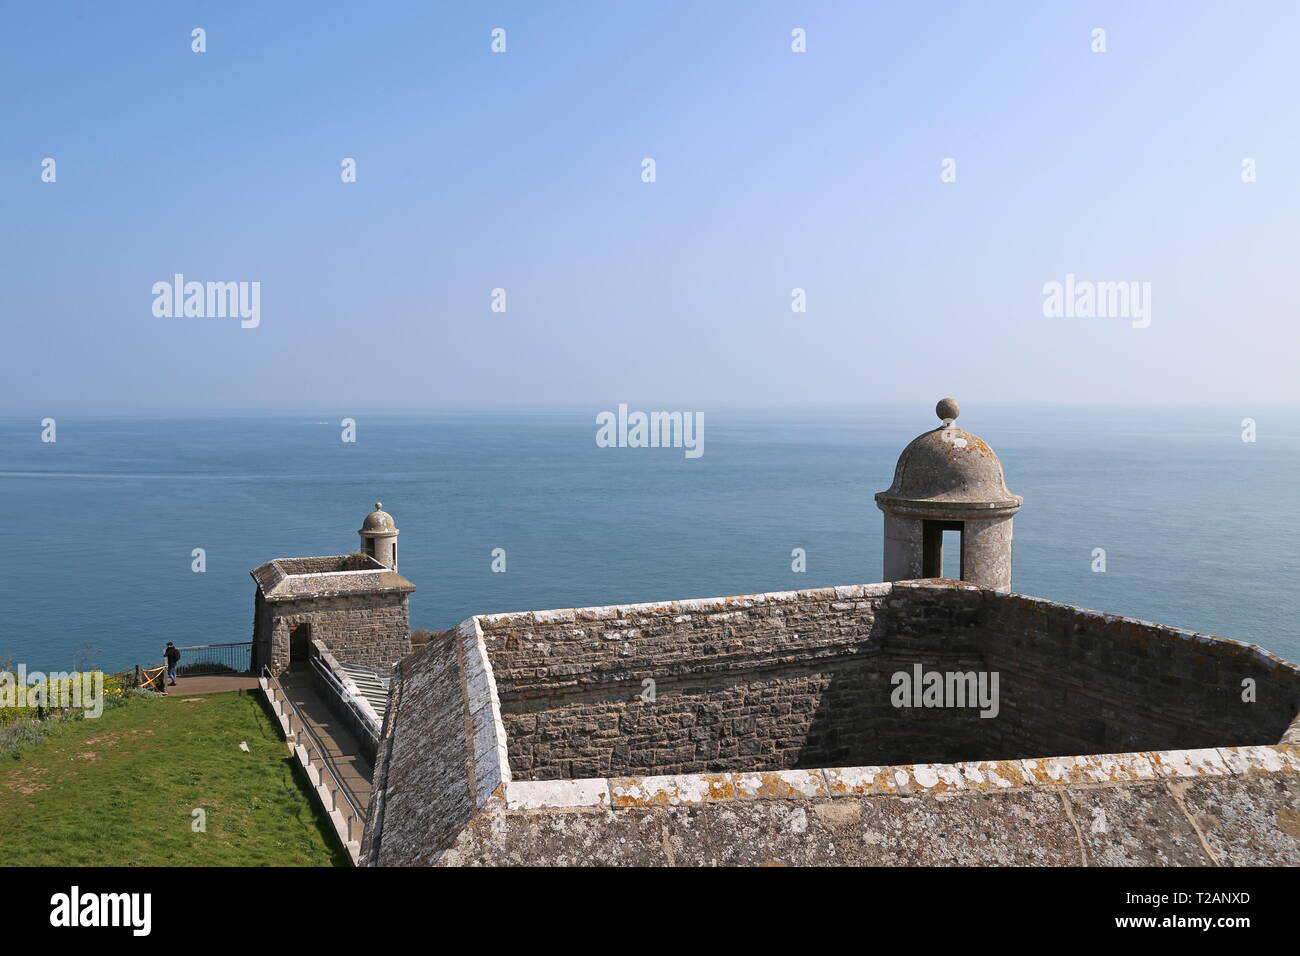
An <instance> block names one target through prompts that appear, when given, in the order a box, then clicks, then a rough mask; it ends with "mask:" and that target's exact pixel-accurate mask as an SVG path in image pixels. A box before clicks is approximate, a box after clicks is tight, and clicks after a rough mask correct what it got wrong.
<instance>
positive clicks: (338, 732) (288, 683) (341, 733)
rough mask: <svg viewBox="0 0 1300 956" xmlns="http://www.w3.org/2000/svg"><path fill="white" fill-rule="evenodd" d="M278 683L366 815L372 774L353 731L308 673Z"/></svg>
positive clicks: (304, 737) (302, 738)
mask: <svg viewBox="0 0 1300 956" xmlns="http://www.w3.org/2000/svg"><path fill="white" fill-rule="evenodd" d="M254 683H256V682H254ZM280 684H281V686H283V687H284V692H285V694H286V695H287V696H288V698H289V701H290V703H292V704H293V707H294V710H296V711H297V712H298V716H299V717H300V718H301V719H302V720H303V721H304V722H305V723H306V724H307V726H308V728H309V729H310V730H311V731H312V733H313V734H314V735H315V737H316V738H317V739H318V740H319V741H320V746H321V747H322V748H323V749H324V750H325V754H326V756H327V757H329V758H330V766H331V768H332V769H334V770H335V772H336V773H338V775H339V777H340V779H341V781H342V783H343V785H344V786H345V787H347V788H348V790H350V791H351V792H352V793H353V795H354V796H355V797H356V800H357V803H358V804H359V806H358V809H359V810H361V812H362V813H364V812H366V809H367V808H368V807H369V806H370V781H371V779H372V778H373V776H374V771H373V769H372V768H371V766H370V761H368V760H366V758H365V757H363V756H362V755H361V748H360V747H358V746H357V739H356V737H355V736H353V734H352V731H350V730H348V728H347V727H346V726H345V725H344V724H343V721H341V720H339V719H338V718H337V717H335V716H334V713H333V712H332V711H331V710H330V709H329V707H328V706H327V705H326V703H325V700H324V699H323V698H322V697H321V695H320V694H319V693H317V691H316V688H315V687H314V686H313V685H312V681H311V674H310V672H306V671H303V672H299V673H294V672H293V671H292V670H290V671H289V672H287V673H285V674H282V675H281V676H280ZM308 739H309V738H307V735H306V734H302V735H300V736H299V739H298V742H299V743H301V744H303V745H304V746H306V744H307V740H308Z"/></svg>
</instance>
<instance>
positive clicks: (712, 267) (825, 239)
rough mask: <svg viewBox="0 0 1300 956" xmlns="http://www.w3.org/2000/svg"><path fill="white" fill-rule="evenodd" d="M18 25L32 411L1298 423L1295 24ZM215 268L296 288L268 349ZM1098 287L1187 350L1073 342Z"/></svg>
mask: <svg viewBox="0 0 1300 956" xmlns="http://www.w3.org/2000/svg"><path fill="white" fill-rule="evenodd" d="M195 27H202V28H203V29H205V30H206V32H207V52H205V53H202V54H198V53H194V52H192V51H191V49H190V44H191V30H192V29H193V28H195ZM496 27H501V28H504V29H505V30H506V38H507V52H506V53H504V54H493V53H492V52H491V51H490V49H489V44H490V40H491V37H490V31H491V30H492V29H493V28H496ZM1098 27H1100V28H1103V29H1104V30H1105V31H1106V52H1105V53H1093V52H1092V51H1091V49H1090V45H1091V43H1092V38H1091V31H1092V30H1093V29H1094V28H1098ZM794 28H803V29H805V30H806V31H807V45H808V51H807V52H806V53H803V54H795V53H792V52H791V50H790V32H791V30H792V29H794ZM0 29H2V30H3V34H4V36H5V40H6V42H5V51H6V52H5V56H4V57H3V58H0V81H2V82H3V89H4V90H5V93H6V95H5V97H4V101H5V121H4V131H5V132H4V135H3V140H2V146H0V210H3V221H4V225H5V228H4V229H3V230H2V231H0V243H2V245H0V254H2V256H3V262H4V264H5V266H4V281H3V283H0V310H2V312H0V314H3V316H4V320H5V328H4V349H3V350H2V354H0V406H3V407H4V408H6V409H9V410H11V411H13V412H15V413H23V414H27V413H36V414H50V415H58V414H60V413H70V412H78V411H83V410H86V409H93V410H100V411H148V412H193V413H220V412H223V411H230V410H250V411H267V412H272V411H280V410H284V409H288V408H292V409H295V410H297V409H304V408H319V409H321V410H322V412H329V413H331V414H333V413H336V412H339V413H348V412H349V411H350V410H353V409H355V410H356V411H357V412H361V411H370V410H400V409H421V408H433V407H439V406H444V405H448V404H471V405H473V404H484V405H530V406H545V405H591V406H593V407H596V408H612V407H615V405H616V404H617V403H619V402H629V403H631V404H633V405H640V406H641V407H652V408H706V407H710V405H711V403H721V402H727V403H741V404H744V403H753V404H782V403H821V402H825V403H854V404H858V403H872V402H890V403H893V402H916V401H919V402H923V403H927V404H928V403H931V402H933V401H934V399H935V398H936V397H937V396H938V395H942V394H954V395H957V396H959V397H960V398H962V400H963V401H972V400H976V399H978V400H979V401H982V402H990V403H992V402H1006V403H1030V402H1032V403H1039V402H1044V401H1051V402H1063V403H1073V404H1093V403H1106V404H1110V403H1120V404H1129V403H1132V404H1166V403H1169V404H1192V403H1220V404H1227V405H1232V406H1234V407H1240V408H1243V409H1244V411H1243V413H1244V414H1249V413H1250V411H1251V410H1252V409H1253V408H1254V407H1256V406H1258V405H1260V404H1268V403H1284V404H1290V403H1297V402H1300V376H1297V374H1296V367H1297V361H1296V346H1297V339H1298V338H1300V336H1298V335H1297V331H1296V327H1297V326H1296V319H1297V315H1300V283H1298V282H1297V275H1300V267H1298V264H1297V249H1298V248H1300V244H1298V243H1297V232H1298V231H1300V225H1298V224H1300V215H1298V214H1300V186H1298V185H1297V183H1298V177H1300V124H1298V123H1297V118H1300V65H1298V64H1300V57H1297V55H1296V51H1295V42H1296V37H1297V36H1300V4H1295V3H1231V4H1228V3H1223V4H1192V3H1143V4H1104V3H1101V4H1099V3H1091V4H1068V3H1050V4H1049V3H1040V4H1031V3H1024V4H1012V3H990V4H958V3H950V4H949V3H945V4H919V3H898V4H868V3H843V4H834V3H824V4H817V3H716V4H701V3H656V4H630V3H629V4H621V3H620V4H609V3H553V4H539V3H536V2H529V3H518V4H493V3H483V4H469V3H465V4H454V5H453V4H430V3H410V4H406V3H386V4H311V5H308V4H289V3H274V4H264V3H231V2H222V3H217V2H206V3H189V4H186V3H131V4H113V5H109V4H100V3H85V4H69V3H50V4H41V5H33V4H23V5H18V4H10V5H8V6H6V7H5V8H4V10H3V13H0ZM45 157H52V158H54V159H55V160H56V163H57V181H56V182H54V183H46V182H42V181H41V162H42V160H43V159H44V158H45ZM344 157H353V158H355V159H356V161H357V170H358V181H357V182H356V183H347V184H345V183H342V182H341V181H340V175H339V173H340V162H341V161H342V159H343V158H344ZM645 157H652V158H654V160H655V162H656V164H657V170H656V172H657V180H656V182H654V183H644V182H642V181H641V162H642V159H643V158H645ZM949 157H951V158H953V159H955V160H956V164H957V165H956V169H957V181H956V182H951V183H944V182H941V181H940V164H941V162H942V161H943V160H944V159H945V158H949ZM1247 157H1249V158H1252V159H1254V160H1255V162H1256V164H1257V175H1258V180H1257V181H1256V182H1254V183H1249V184H1247V183H1243V182H1242V180H1241V163H1242V160H1243V159H1244V158H1247ZM178 272H179V273H183V274H184V275H185V276H186V278H187V279H191V280H199V281H258V282H260V283H261V289H262V292H261V324H260V325H259V326H258V327H257V328H256V329H241V328H240V327H239V323H238V321H237V320H231V319H214V318H203V319H197V318H190V319H183V318H159V317H156V316H154V315H153V313H152V308H151V307H152V304H153V296H152V294H151V291H150V290H151V287H152V285H153V284H154V283H155V282H158V281H160V280H170V278H171V277H172V275H173V274H175V273H178ZM1067 273H1069V274H1074V275H1076V276H1077V277H1079V278H1081V279H1089V280H1095V281H1139V282H1150V283H1151V289H1152V293H1151V295H1152V304H1151V324H1150V327H1148V328H1134V327H1132V324H1131V323H1130V322H1129V321H1128V320H1127V319H1124V318H1073V319H1064V318H1047V317H1045V316H1044V315H1043V310H1042V303H1043V294H1042V288H1043V285H1044V283H1047V282H1051V281H1062V280H1064V277H1065V276H1066V274H1067ZM796 287H798V288H803V289H806V290H807V301H808V310H807V312H804V313H795V312H792V311H791V308H790V303H791V290H792V289H793V288H796ZM494 288H504V289H505V290H506V292H507V301H508V310H507V311H506V312H505V313H494V312H492V311H491V310H490V302H491V298H490V297H491V290H492V289H494Z"/></svg>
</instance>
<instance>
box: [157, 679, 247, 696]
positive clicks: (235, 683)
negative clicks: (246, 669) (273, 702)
mask: <svg viewBox="0 0 1300 956" xmlns="http://www.w3.org/2000/svg"><path fill="white" fill-rule="evenodd" d="M256 687H257V678H256V677H254V676H253V675H252V674H207V675H204V674H200V675H198V676H197V677H184V676H181V677H177V678H176V686H175V687H171V686H168V687H164V688H163V690H165V691H167V693H168V694H169V695H170V696H172V697H175V696H177V695H185V694H219V693H221V692H222V691H228V690H253V689H255V688H256Z"/></svg>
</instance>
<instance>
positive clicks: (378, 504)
mask: <svg viewBox="0 0 1300 956" xmlns="http://www.w3.org/2000/svg"><path fill="white" fill-rule="evenodd" d="M953 404H954V405H956V404H957V403H956V402H953ZM383 506H384V503H383V502H382V501H376V502H375V510H376V511H378V510H379V509H380V508H382V507H383Z"/></svg>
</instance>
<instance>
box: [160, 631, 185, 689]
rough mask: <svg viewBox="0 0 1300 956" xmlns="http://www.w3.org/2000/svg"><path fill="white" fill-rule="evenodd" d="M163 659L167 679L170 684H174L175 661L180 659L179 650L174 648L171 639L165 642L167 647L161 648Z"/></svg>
mask: <svg viewBox="0 0 1300 956" xmlns="http://www.w3.org/2000/svg"><path fill="white" fill-rule="evenodd" d="M163 659H164V660H166V661H167V680H168V681H170V683H171V686H172V687H175V686H176V663H177V662H178V661H179V660H180V659H181V652H180V651H178V650H177V649H176V645H175V644H173V643H172V642H171V641H168V642H167V647H166V648H165V649H164V650H163Z"/></svg>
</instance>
